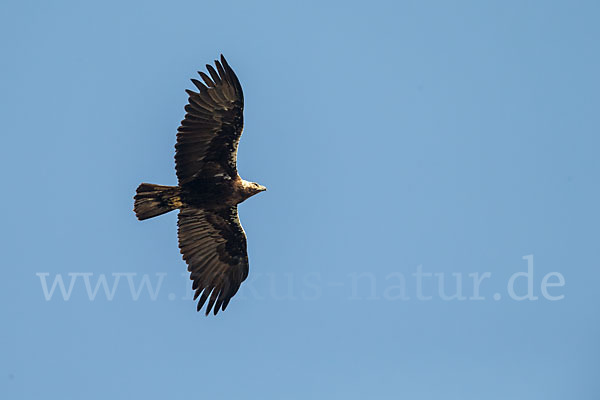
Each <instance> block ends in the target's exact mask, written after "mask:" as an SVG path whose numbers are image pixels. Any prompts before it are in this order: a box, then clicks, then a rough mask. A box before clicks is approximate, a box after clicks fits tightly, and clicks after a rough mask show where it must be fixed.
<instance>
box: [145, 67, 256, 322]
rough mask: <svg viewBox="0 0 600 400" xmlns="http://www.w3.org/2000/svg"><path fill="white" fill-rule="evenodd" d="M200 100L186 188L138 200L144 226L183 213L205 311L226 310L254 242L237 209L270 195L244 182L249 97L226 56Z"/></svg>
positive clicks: (179, 163)
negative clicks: (242, 146)
mask: <svg viewBox="0 0 600 400" xmlns="http://www.w3.org/2000/svg"><path fill="white" fill-rule="evenodd" d="M215 67H216V70H215V68H213V67H212V66H211V65H206V68H207V70H208V73H209V74H210V76H208V75H207V74H205V73H204V72H198V73H199V74H200V76H201V77H202V80H203V81H204V83H202V82H200V81H198V80H196V79H192V82H193V83H194V85H195V86H196V87H197V88H198V91H199V92H193V91H191V90H186V92H187V93H188V95H189V98H188V104H187V105H186V106H185V111H186V114H185V119H184V120H183V121H182V122H181V126H180V127H179V129H178V132H177V144H176V145H175V170H176V172H177V179H178V181H179V185H178V186H160V185H154V184H151V183H142V184H141V185H140V186H139V187H138V188H137V191H136V195H135V197H134V200H135V203H134V211H135V215H136V216H137V218H138V219H139V220H145V219H148V218H152V217H156V216H158V215H161V214H164V213H166V212H169V211H172V210H175V209H179V210H180V212H179V215H178V221H177V227H178V229H177V234H178V236H179V248H180V249H181V254H183V259H184V260H185V261H186V262H187V264H188V271H190V273H191V276H190V279H192V280H193V281H194V283H193V285H192V289H193V290H195V295H194V300H196V299H197V298H198V297H200V300H199V301H198V307H197V309H198V311H200V309H201V308H202V307H203V306H204V304H205V303H206V301H207V300H208V305H207V306H206V315H208V314H209V313H210V311H211V309H213V310H214V314H215V315H216V314H217V313H218V312H219V309H221V310H225V309H226V308H227V305H228V304H229V301H230V300H231V298H232V297H233V296H234V295H235V294H236V293H237V291H238V289H239V288H240V285H241V283H242V282H243V281H244V280H245V279H246V277H247V276H248V253H247V250H246V234H245V233H244V229H243V228H242V225H241V224H240V220H239V218H238V211H237V205H238V204H239V203H241V202H242V201H244V200H246V199H247V198H249V197H251V196H254V195H255V194H257V193H260V192H262V191H264V190H267V189H266V188H265V187H264V186H261V185H259V184H258V183H254V182H248V181H245V180H243V179H242V178H240V176H239V175H238V172H237V165H236V164H237V148H238V143H239V141H240V136H241V135H242V129H243V125H244V118H243V110H244V95H243V93H242V86H241V85H240V82H239V80H238V78H237V77H236V75H235V73H234V72H233V70H232V69H231V67H230V66H229V64H227V61H226V60H225V57H223V55H221V61H220V62H219V61H216V60H215Z"/></svg>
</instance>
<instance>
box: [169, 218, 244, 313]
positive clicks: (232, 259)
mask: <svg viewBox="0 0 600 400" xmlns="http://www.w3.org/2000/svg"><path fill="white" fill-rule="evenodd" d="M177 227H178V229H177V234H178V236H179V248H180V249H181V254H183V259H184V260H185V261H186V262H187V264H188V271H190V272H191V276H190V279H192V280H193V281H194V283H193V285H192V289H193V290H195V291H196V292H195V294H194V300H196V299H197V298H198V296H200V294H202V295H201V296H200V300H199V301H198V311H200V309H201V308H202V307H203V306H204V303H205V302H206V300H207V299H209V296H210V300H209V301H208V305H207V306H206V315H208V314H209V313H210V310H211V308H213V306H214V314H215V315H216V314H217V313H218V312H219V308H221V309H222V310H223V311H225V308H227V305H228V304H229V300H231V298H232V297H233V296H234V295H235V294H236V293H237V291H238V289H239V288H240V285H241V284H242V282H243V281H244V280H245V279H246V277H247V276H248V253H247V250H246V234H245V233H244V229H243V228H242V225H241V224H240V220H239V218H238V212H237V207H235V206H234V207H229V208H223V209H221V210H202V209H196V208H191V207H186V208H183V209H182V210H181V212H180V213H179V217H178V221H177Z"/></svg>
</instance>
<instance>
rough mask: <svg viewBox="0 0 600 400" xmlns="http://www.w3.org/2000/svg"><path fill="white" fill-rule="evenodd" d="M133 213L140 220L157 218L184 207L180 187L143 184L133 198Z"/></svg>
mask: <svg viewBox="0 0 600 400" xmlns="http://www.w3.org/2000/svg"><path fill="white" fill-rule="evenodd" d="M133 199H134V200H135V201H134V204H133V211H134V212H135V216H136V217H137V218H138V219H139V220H140V221H142V220H145V219H148V218H152V217H156V216H159V215H162V214H165V213H168V212H169V211H173V210H175V209H177V208H179V207H181V206H182V204H181V197H180V196H179V187H177V186H161V185H154V184H152V183H142V184H141V185H140V186H138V188H137V190H136V195H135V196H134V198H133Z"/></svg>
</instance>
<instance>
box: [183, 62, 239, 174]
mask: <svg viewBox="0 0 600 400" xmlns="http://www.w3.org/2000/svg"><path fill="white" fill-rule="evenodd" d="M215 66H216V68H217V69H216V70H215V69H214V68H213V67H212V66H211V65H206V68H207V69H208V73H209V74H210V76H208V75H207V74H205V73H204V72H198V73H199V74H200V76H201V77H202V80H203V81H204V83H202V82H200V81H198V80H196V79H192V82H193V83H194V85H195V86H196V87H197V88H198V90H199V92H198V93H196V92H193V91H191V90H186V92H187V93H188V95H189V98H188V105H186V106H185V111H186V114H185V119H184V120H183V121H181V126H180V127H179V129H178V132H177V144H176V145H175V169H176V171H177V178H178V179H179V185H183V184H185V183H187V182H189V181H191V180H193V179H194V178H197V177H213V176H215V175H219V174H227V175H229V176H230V177H232V178H233V177H235V176H237V167H236V160H237V147H238V143H239V141H240V136H241V135H242V129H243V125H244V118H243V110H244V95H243V93H242V86H241V85H240V81H239V80H238V78H237V76H235V73H234V72H233V70H232V69H231V67H230V66H229V64H227V61H226V60H225V57H223V55H221V62H219V61H215Z"/></svg>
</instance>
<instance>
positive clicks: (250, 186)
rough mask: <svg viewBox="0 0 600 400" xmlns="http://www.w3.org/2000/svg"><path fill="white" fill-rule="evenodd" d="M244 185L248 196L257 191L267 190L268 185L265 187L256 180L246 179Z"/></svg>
mask: <svg viewBox="0 0 600 400" xmlns="http://www.w3.org/2000/svg"><path fill="white" fill-rule="evenodd" d="M243 185H244V191H245V192H246V193H247V194H248V197H250V196H254V195H255V194H257V193H260V192H264V191H265V190H267V188H266V187H264V186H263V185H259V184H258V183H256V182H248V181H244V182H243Z"/></svg>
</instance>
